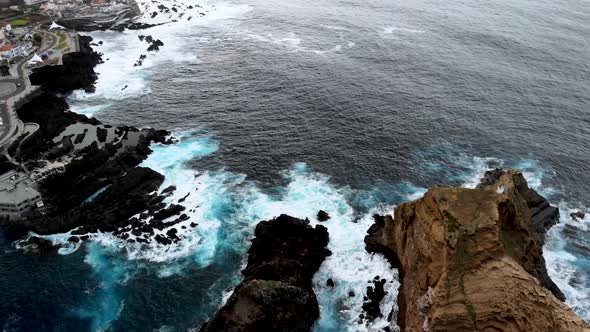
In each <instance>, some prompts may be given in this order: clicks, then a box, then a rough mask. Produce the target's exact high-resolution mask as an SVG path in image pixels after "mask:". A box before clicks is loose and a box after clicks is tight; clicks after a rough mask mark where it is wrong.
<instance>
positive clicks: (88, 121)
mask: <svg viewBox="0 0 590 332" xmlns="http://www.w3.org/2000/svg"><path fill="white" fill-rule="evenodd" d="M89 43H90V39H89V38H86V37H80V48H81V51H80V52H78V53H72V54H69V55H68V58H66V57H64V65H63V66H58V67H56V68H53V67H43V68H41V69H39V70H38V71H37V72H35V73H34V74H33V75H32V76H31V80H32V81H35V82H36V83H37V84H40V85H41V86H42V90H41V93H40V94H39V95H38V96H37V97H35V98H34V99H32V100H31V101H29V102H28V103H26V104H24V105H23V106H21V107H20V108H19V109H18V110H17V113H18V115H19V117H20V118H21V119H22V120H23V121H24V122H33V123H37V124H39V126H40V128H39V130H38V131H37V132H36V133H35V134H34V135H32V136H31V137H29V138H28V139H27V140H26V141H24V142H22V143H21V144H20V145H19V148H18V149H15V150H18V151H19V152H18V153H16V154H15V155H14V157H15V159H17V160H18V161H20V162H22V163H24V164H25V165H27V167H28V169H29V170H30V171H35V170H36V169H37V168H42V167H44V166H45V165H46V164H47V163H48V162H47V161H48V160H58V161H59V162H60V163H62V164H63V166H61V167H60V168H59V169H57V170H56V169H50V170H44V171H43V172H44V173H43V176H42V177H41V178H40V179H39V180H38V184H39V191H40V192H41V194H42V197H43V200H44V202H45V206H46V207H45V209H44V211H42V213H41V212H39V211H38V212H37V213H30V214H28V215H27V216H26V218H24V220H21V221H18V222H17V223H18V228H19V230H22V229H23V228H25V229H26V230H32V231H34V232H36V233H38V234H52V233H57V232H66V231H69V230H72V229H74V228H78V229H77V230H76V231H75V232H76V233H77V234H78V235H80V234H87V233H93V232H97V231H103V232H105V231H113V232H114V231H117V229H119V228H122V227H129V226H130V224H135V226H134V227H135V229H139V231H140V232H141V234H143V233H148V234H153V230H152V228H151V226H146V225H143V224H141V223H140V222H139V221H138V220H133V219H129V218H130V217H131V216H133V215H135V214H139V213H142V212H144V211H150V212H149V213H147V216H146V217H153V216H154V215H156V216H157V217H159V218H160V219H161V220H163V219H165V218H168V217H172V216H173V215H174V214H178V213H180V212H181V211H182V210H183V209H184V208H183V207H181V206H179V205H173V206H169V207H166V205H165V204H163V203H162V200H163V199H164V198H163V197H159V196H158V195H157V194H155V192H157V190H158V188H159V187H160V185H161V184H162V182H163V176H162V175H160V174H158V173H157V172H155V171H153V170H150V169H146V168H139V167H137V166H138V165H139V164H140V163H141V162H142V161H143V160H144V159H145V158H146V157H147V156H148V155H149V154H150V153H151V149H150V145H151V144H152V143H154V142H158V143H163V144H168V143H171V141H170V140H169V139H168V138H167V136H168V135H169V132H167V131H164V130H155V129H141V130H139V129H137V128H134V127H129V126H120V127H117V128H112V127H111V126H109V125H103V124H102V123H101V122H100V121H98V120H97V119H95V118H88V117H86V116H84V115H81V114H77V113H74V112H71V111H70V110H69V106H68V104H67V102H66V100H65V98H64V97H63V95H61V93H68V92H70V91H71V90H72V89H78V88H85V89H87V90H89V89H91V87H92V86H93V84H94V80H95V79H96V75H95V73H94V66H95V65H96V64H97V63H98V62H99V59H100V55H98V54H96V53H94V52H93V51H92V49H91V48H90V46H89ZM45 68H48V69H45ZM52 68H53V69H52ZM70 127H72V128H74V129H72V130H73V131H71V132H74V134H71V135H67V136H63V137H62V138H60V139H59V140H57V139H56V138H58V136H59V135H60V134H62V133H63V132H64V130H66V128H68V129H69V128H70ZM76 128H79V130H78V131H76V130H77V129H76ZM93 131H95V132H96V141H94V142H92V143H91V144H89V145H85V146H80V147H76V145H77V144H81V143H82V142H83V141H85V140H86V139H85V138H86V137H87V135H89V133H91V132H93ZM109 131H111V134H112V135H109ZM110 136H116V138H109V137H110ZM99 190H100V191H99ZM95 195H97V197H94V196H95ZM91 197H92V199H90V198H91ZM162 205H163V206H162ZM0 226H3V227H11V228H14V227H15V225H14V222H9V221H4V222H3V223H2V225H0ZM140 227H141V229H140ZM158 227H160V228H161V229H164V228H166V227H169V225H168V223H163V222H161V224H158ZM129 230H130V229H129ZM119 235H121V236H122V237H124V236H128V235H123V234H119ZM80 239H82V240H83V238H82V237H80Z"/></svg>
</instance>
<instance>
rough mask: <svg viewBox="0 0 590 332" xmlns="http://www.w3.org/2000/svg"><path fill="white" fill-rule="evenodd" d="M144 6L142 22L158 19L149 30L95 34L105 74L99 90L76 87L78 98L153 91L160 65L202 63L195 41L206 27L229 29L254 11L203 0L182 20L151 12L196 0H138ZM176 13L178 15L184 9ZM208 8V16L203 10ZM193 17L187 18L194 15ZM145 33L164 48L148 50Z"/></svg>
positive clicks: (121, 96)
mask: <svg viewBox="0 0 590 332" xmlns="http://www.w3.org/2000/svg"><path fill="white" fill-rule="evenodd" d="M138 2H140V6H142V7H143V8H147V10H146V11H144V15H143V17H142V18H141V20H140V21H141V22H145V23H150V24H158V23H164V22H167V23H165V24H162V25H158V26H155V27H152V28H148V29H145V30H127V31H124V32H116V31H98V32H92V33H90V34H89V35H90V36H91V37H92V38H93V39H94V42H95V43H98V41H103V42H104V43H103V44H102V45H98V46H93V48H94V49H95V51H98V52H102V53H104V55H103V60H104V61H105V62H104V63H103V64H100V65H98V66H97V67H96V68H95V71H96V72H97V73H98V75H99V78H98V80H97V82H96V84H95V85H96V92H94V93H90V94H89V93H86V92H84V91H76V92H74V94H73V96H72V98H71V99H72V101H74V102H76V101H85V100H95V99H99V98H102V99H112V100H120V99H125V98H130V97H136V96H141V95H145V94H149V93H151V89H150V87H149V84H148V83H149V80H150V78H151V77H152V76H153V75H155V74H156V73H157V69H156V67H157V66H160V65H162V64H164V63H170V62H176V63H178V62H189V63H198V62H199V60H198V57H197V53H196V52H197V51H196V50H195V48H194V47H192V45H193V44H195V39H199V42H200V43H203V42H204V40H205V39H203V38H201V37H199V36H198V34H199V33H200V32H202V31H203V28H212V27H213V28H218V29H225V28H227V27H228V26H230V25H229V22H230V21H231V19H232V18H236V17H240V16H242V15H243V14H244V13H246V12H248V11H249V10H250V7H249V6H246V5H232V4H228V3H225V2H218V3H214V2H204V3H199V4H200V6H201V8H197V7H195V8H194V9H192V10H189V12H190V13H193V12H194V15H189V14H188V13H186V14H184V15H185V16H183V18H182V19H180V20H179V21H178V22H171V20H170V19H168V18H166V19H164V20H162V18H163V17H164V15H158V16H157V17H156V18H154V19H151V18H150V13H151V12H153V11H157V8H156V7H157V5H158V4H159V3H163V4H166V5H167V6H168V7H170V8H171V7H172V5H173V4H176V6H177V7H178V6H179V4H182V5H183V6H187V5H189V4H193V3H192V2H191V1H188V0H183V1H180V0H179V1H158V2H157V3H153V2H152V1H138ZM180 12H181V11H179V13H173V14H174V16H176V18H178V17H177V16H178V15H179V14H180ZM200 12H202V13H205V16H201V15H199V13H200ZM191 16H192V19H191V20H190V21H188V20H187V18H188V17H191ZM140 35H145V36H147V35H151V36H152V37H153V38H154V39H160V40H161V41H162V42H163V43H164V46H162V47H160V51H159V52H147V48H148V46H149V45H148V44H147V43H146V42H145V41H140V40H139V36H140ZM140 55H147V58H146V59H145V60H144V61H143V64H142V66H134V64H135V63H136V61H137V60H138V59H139V57H140Z"/></svg>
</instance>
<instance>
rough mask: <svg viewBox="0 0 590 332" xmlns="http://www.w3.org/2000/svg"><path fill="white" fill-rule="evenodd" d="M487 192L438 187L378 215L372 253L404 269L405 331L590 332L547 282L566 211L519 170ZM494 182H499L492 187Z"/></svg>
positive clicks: (486, 184) (486, 185) (488, 184)
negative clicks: (552, 243) (549, 252)
mask: <svg viewBox="0 0 590 332" xmlns="http://www.w3.org/2000/svg"><path fill="white" fill-rule="evenodd" d="M492 178H494V180H493V181H489V178H488V179H484V180H483V181H482V183H483V185H482V186H480V189H466V188H441V187H437V188H432V189H430V190H429V191H428V192H427V193H426V194H425V195H424V197H423V198H421V199H418V200H416V201H413V202H409V203H405V204H401V205H399V206H398V207H396V209H395V214H394V215H395V220H393V218H392V217H391V216H385V217H380V216H377V217H376V218H375V224H374V225H372V226H371V228H370V229H369V231H368V235H367V236H366V237H365V243H366V245H367V250H368V251H370V252H380V253H383V254H384V255H386V256H387V257H388V258H389V259H390V261H391V262H392V264H393V265H394V266H395V267H397V268H398V269H399V274H400V280H401V287H400V291H399V295H398V305H399V313H398V324H399V326H400V327H401V329H402V330H407V331H460V330H461V331H467V330H502V331H541V330H551V331H587V330H588V326H587V325H586V324H585V323H584V322H583V321H582V319H580V318H579V317H578V316H576V315H575V314H574V312H573V311H572V310H571V309H570V308H568V307H567V306H566V305H565V304H564V303H563V302H562V300H563V299H564V297H563V294H562V293H561V292H560V290H559V289H558V288H557V287H556V286H555V284H554V283H553V282H552V281H551V279H550V278H549V277H548V275H547V271H546V268H545V261H544V259H543V256H542V246H543V241H544V234H545V232H546V231H547V227H550V226H551V225H552V224H554V223H555V221H556V218H558V216H559V213H558V212H557V213H556V212H555V208H553V207H551V206H550V205H549V204H548V202H547V201H546V200H545V199H544V198H543V197H541V196H540V195H538V194H537V193H536V192H535V191H534V190H532V189H530V188H528V185H527V183H526V181H525V180H524V177H523V176H522V174H521V173H518V172H515V171H505V172H502V174H501V175H500V177H498V178H495V176H493V177H492ZM492 182H493V183H492Z"/></svg>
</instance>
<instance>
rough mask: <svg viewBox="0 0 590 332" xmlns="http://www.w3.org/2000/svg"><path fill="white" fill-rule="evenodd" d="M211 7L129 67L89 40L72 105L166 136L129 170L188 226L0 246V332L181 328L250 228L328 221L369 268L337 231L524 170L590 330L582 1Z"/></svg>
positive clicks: (335, 319) (588, 92) (229, 275)
mask: <svg viewBox="0 0 590 332" xmlns="http://www.w3.org/2000/svg"><path fill="white" fill-rule="evenodd" d="M213 4H215V8H213V7H212V6H210V7H207V8H210V11H209V12H208V14H207V16H206V17H205V18H203V19H202V21H201V22H195V21H197V20H195V21H191V22H192V23H190V24H189V23H188V22H185V23H178V24H176V25H168V26H163V27H160V28H156V29H155V30H151V31H150V33H152V34H153V35H154V36H155V37H157V38H160V39H162V40H163V41H164V43H165V44H166V45H165V47H164V48H163V50H162V51H161V52H160V54H158V55H150V56H149V58H148V61H147V63H146V65H145V66H144V67H143V68H141V69H137V68H136V69H134V68H132V66H131V65H132V64H133V62H135V60H136V58H137V56H138V55H139V54H140V53H141V52H142V51H143V50H142V49H141V47H143V46H141V44H138V43H139V41H138V39H137V38H136V36H135V34H134V33H135V32H130V33H128V34H125V35H119V34H111V33H95V34H93V37H95V38H97V39H99V40H103V41H104V42H105V45H104V47H103V48H102V49H101V51H103V52H105V54H106V56H107V57H109V58H110V60H109V61H107V63H106V64H105V65H103V66H101V67H99V68H98V69H97V70H98V71H99V73H100V74H101V77H100V80H99V83H98V85H97V93H96V94H95V95H92V96H88V95H84V94H77V95H76V96H74V98H72V99H71V103H72V105H73V106H74V107H75V109H76V110H77V111H80V112H86V113H94V115H95V116H96V117H98V118H99V119H101V120H103V121H105V122H108V123H112V124H135V125H139V126H153V127H158V128H166V129H171V130H175V131H176V132H177V133H179V135H182V137H183V140H182V143H181V144H180V145H179V146H177V147H174V148H171V149H168V150H166V149H165V148H161V149H160V148H158V149H156V153H155V154H154V155H153V156H152V157H151V158H150V160H148V161H147V164H148V166H150V167H154V168H156V169H157V170H158V171H161V172H163V173H164V174H165V175H166V176H167V181H169V182H170V183H174V184H177V185H178V186H179V188H180V187H182V188H181V190H186V192H189V191H190V192H191V196H190V197H191V200H190V202H189V204H193V205H192V206H191V207H193V208H194V207H196V206H199V208H196V210H195V212H194V213H193V215H191V218H193V219H192V220H195V221H196V222H198V223H199V227H198V229H197V230H196V231H195V233H194V234H192V233H191V234H187V235H186V240H185V241H184V242H183V244H182V245H180V246H178V247H175V248H172V249H166V250H165V249H162V248H144V249H139V248H124V247H122V246H121V245H120V244H118V243H114V242H112V241H110V240H109V239H100V241H99V239H97V240H96V242H93V243H92V244H90V245H84V246H83V247H82V248H80V249H78V250H77V251H75V252H74V253H72V254H69V255H49V256H35V255H31V254H26V253H22V252H20V251H15V250H14V249H13V248H12V246H11V244H10V243H8V241H6V240H4V242H2V243H1V244H0V255H1V256H0V264H2V272H0V280H1V281H2V282H1V283H0V287H1V291H0V326H3V327H4V329H6V330H9V331H20V330H45V331H61V330H68V329H69V330H97V329H112V330H138V331H139V330H164V331H176V330H179V331H181V330H187V329H190V328H195V327H199V326H200V324H201V323H202V322H203V321H205V320H206V319H207V317H208V316H209V315H211V313H212V312H214V310H215V309H216V308H217V307H218V306H219V305H220V304H221V303H222V300H223V299H222V296H223V294H224V293H225V291H227V290H230V289H231V287H232V286H233V285H235V284H236V283H237V282H238V281H239V274H238V272H239V270H240V268H241V264H242V262H243V257H244V254H245V251H246V250H247V243H248V238H249V236H250V235H251V230H252V226H253V225H255V223H256V222H257V221H259V220H260V219H262V218H266V217H269V216H272V215H275V214H278V213H281V212H289V213H292V214H298V215H299V216H307V215H310V214H311V215H313V213H314V212H317V210H318V209H320V208H322V209H327V210H329V212H330V213H331V214H333V215H335V216H336V217H335V219H336V220H342V224H341V225H340V224H339V225H338V226H337V227H340V228H342V229H344V230H347V231H350V232H351V233H354V232H360V239H361V240H359V241H357V242H358V248H356V249H354V248H353V247H350V248H349V247H346V246H347V245H350V243H347V241H346V240H347V238H346V236H344V235H343V236H340V237H339V235H338V234H337V228H332V229H330V233H331V234H335V236H334V238H335V239H336V240H335V241H336V242H335V243H337V245H339V246H340V245H341V246H342V248H347V250H350V251H347V252H346V253H348V254H350V256H355V255H359V257H361V258H362V259H363V264H365V263H366V264H367V266H368V267H370V268H373V269H375V268H381V267H380V266H379V262H368V261H367V259H366V257H364V256H362V250H363V247H364V246H363V244H362V232H363V230H362V229H361V228H362V227H361V226H359V227H360V228H358V229H357V228H353V227H357V226H351V224H352V223H350V221H352V220H363V218H365V217H366V216H367V215H368V214H370V213H371V212H372V211H385V212H387V211H391V206H392V205H394V204H397V203H400V202H403V201H406V200H408V199H411V198H413V197H416V195H419V194H420V193H421V192H422V191H423V190H424V188H427V187H429V186H432V185H435V184H446V185H469V184H470V183H472V182H473V181H476V180H477V177H478V176H479V175H481V174H482V172H483V171H484V170H485V169H486V168H488V167H496V166H503V167H516V168H519V169H521V170H523V171H524V172H525V176H526V177H527V180H529V183H530V184H531V186H533V187H534V188H535V189H537V190H539V191H540V192H541V193H543V194H544V195H546V196H548V197H549V199H550V201H551V202H552V203H553V204H554V205H558V206H559V207H560V208H561V209H562V224H560V225H559V226H557V227H555V228H554V229H553V230H552V231H551V232H550V234H549V237H548V243H547V246H546V248H545V256H546V259H547V262H548V265H549V270H550V273H551V276H552V277H553V278H554V280H555V281H556V282H557V284H558V285H559V286H560V287H561V288H562V290H563V291H564V292H565V294H566V296H567V297H568V301H567V303H568V304H569V305H571V306H572V307H573V308H574V309H575V310H576V311H577V312H578V314H580V315H582V316H583V317H584V318H585V319H587V320H590V316H588V312H590V298H589V297H588V294H589V293H590V292H589V289H590V264H589V263H588V255H589V252H590V251H589V250H590V249H589V248H590V243H588V241H587V236H585V234H586V235H587V234H588V232H589V230H590V220H589V219H588V217H587V218H586V219H585V220H584V221H582V222H573V221H571V220H569V217H568V214H569V212H570V211H572V210H575V209H582V210H584V211H586V212H590V211H589V207H590V194H589V193H590V181H589V178H588V171H589V170H590V167H589V166H588V165H589V163H590V157H589V155H590V144H588V143H587V141H588V139H589V138H590V66H589V65H588V61H587V59H588V54H590V41H589V38H588V36H590V23H589V22H590V6H589V5H588V3H587V2H584V1H546V0H542V1H518V2H513V1H506V0H493V1H486V2H482V1H475V2H474V1H446V2H444V3H441V2H437V1H410V2H406V1H398V2H388V1H380V0H378V1H368V2H367V1H363V2H359V1H338V0H325V1H313V2H305V1H303V2H301V1H300V2H292V1H275V2H272V3H268V2H263V1H256V0H252V1H243V2H235V3H221V2H219V3H213ZM137 33H139V34H141V33H143V32H137ZM125 85H129V89H127V90H125V91H121V88H122V87H123V86H125ZM298 163H303V164H298ZM195 172H197V173H195ZM195 175H196V176H195ZM361 224H362V222H361ZM348 227H351V228H350V230H349V228H348ZM359 229H360V231H359ZM338 241H340V242H338ZM355 241H356V240H355ZM353 243H355V242H353ZM339 248H340V247H339ZM351 248H352V249H351ZM344 252H345V251H343V253H344ZM336 256H337V257H338V255H336ZM328 265H329V264H328ZM345 268H347V267H346V266H345ZM348 268H350V267H348ZM326 273H330V276H333V275H335V276H338V275H339V274H338V273H344V272H342V271H338V270H336V269H335V267H333V266H331V265H330V266H327V267H326V270H322V271H320V272H319V273H318V275H319V277H318V279H321V277H323V276H325V275H327V274H326ZM350 273H351V274H354V273H356V272H354V271H352V270H351V271H350ZM361 277H362V276H360V275H359V278H361ZM337 284H338V282H337ZM349 286H350V287H353V288H354V287H357V284H355V282H354V281H351V282H350V285H349ZM342 291H343V292H345V291H346V289H343V290H342ZM317 292H318V296H319V297H322V296H324V293H322V291H321V289H319V288H318V290H317ZM326 296H333V297H335V298H323V299H320V302H321V303H325V308H328V309H330V308H332V309H333V308H337V305H334V306H332V305H333V302H331V301H337V300H338V299H337V295H326ZM322 301H324V302H322ZM328 309H325V310H324V311H323V312H322V315H323V318H322V319H323V320H322V321H321V322H320V323H319V324H318V327H317V329H318V330H323V331H325V330H343V329H344V328H345V326H347V321H348V316H347V314H342V315H339V314H337V313H334V312H333V311H331V310H328Z"/></svg>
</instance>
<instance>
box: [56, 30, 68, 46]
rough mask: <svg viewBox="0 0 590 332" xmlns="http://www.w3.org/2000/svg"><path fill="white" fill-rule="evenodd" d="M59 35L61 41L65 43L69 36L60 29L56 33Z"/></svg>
mask: <svg viewBox="0 0 590 332" xmlns="http://www.w3.org/2000/svg"><path fill="white" fill-rule="evenodd" d="M56 34H57V37H58V38H59V43H60V44H62V43H65V41H66V39H67V38H68V36H66V33H65V32H63V31H59V32H57V33H56Z"/></svg>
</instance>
